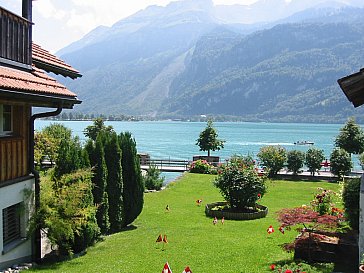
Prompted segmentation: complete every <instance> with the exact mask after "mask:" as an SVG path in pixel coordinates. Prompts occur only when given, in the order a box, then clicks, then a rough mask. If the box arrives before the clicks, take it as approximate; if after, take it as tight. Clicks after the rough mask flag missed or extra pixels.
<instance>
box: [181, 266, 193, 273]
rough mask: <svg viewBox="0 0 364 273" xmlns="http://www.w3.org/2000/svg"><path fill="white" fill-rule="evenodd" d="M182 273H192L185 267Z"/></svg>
mask: <svg viewBox="0 0 364 273" xmlns="http://www.w3.org/2000/svg"><path fill="white" fill-rule="evenodd" d="M182 273H192V271H191V269H190V268H189V267H188V266H187V267H186V268H185V270H183V272H182Z"/></svg>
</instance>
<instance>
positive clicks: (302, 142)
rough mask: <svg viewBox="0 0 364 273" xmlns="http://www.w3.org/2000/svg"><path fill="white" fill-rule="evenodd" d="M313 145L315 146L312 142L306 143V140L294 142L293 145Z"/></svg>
mask: <svg viewBox="0 0 364 273" xmlns="http://www.w3.org/2000/svg"><path fill="white" fill-rule="evenodd" d="M313 144H315V143H314V142H313V141H307V140H304V141H296V142H294V145H313Z"/></svg>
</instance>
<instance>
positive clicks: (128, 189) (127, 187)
mask: <svg viewBox="0 0 364 273" xmlns="http://www.w3.org/2000/svg"><path fill="white" fill-rule="evenodd" d="M119 141H120V147H121V153H122V157H121V158H122V160H121V162H122V169H123V182H124V195H123V197H124V211H125V225H129V224H130V223H132V222H133V221H134V220H135V219H136V218H137V217H138V215H139V214H140V213H141V211H142V209H143V204H144V183H143V179H142V174H141V170H140V161H139V157H138V154H137V149H136V143H135V140H134V138H132V136H131V134H130V133H129V132H125V133H121V134H120V137H119Z"/></svg>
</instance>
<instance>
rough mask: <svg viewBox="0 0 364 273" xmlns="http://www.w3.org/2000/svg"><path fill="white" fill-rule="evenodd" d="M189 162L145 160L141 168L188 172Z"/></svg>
mask: <svg viewBox="0 0 364 273" xmlns="http://www.w3.org/2000/svg"><path fill="white" fill-rule="evenodd" d="M190 164H191V161H188V160H179V159H145V160H143V161H141V166H149V165H151V166H156V167H157V168H158V169H160V170H170V171H173V169H174V168H175V170H185V171H187V170H189V168H190Z"/></svg>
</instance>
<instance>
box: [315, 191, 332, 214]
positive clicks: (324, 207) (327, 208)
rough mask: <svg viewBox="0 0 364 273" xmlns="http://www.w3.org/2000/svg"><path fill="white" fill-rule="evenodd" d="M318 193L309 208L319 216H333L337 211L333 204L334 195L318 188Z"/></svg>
mask: <svg viewBox="0 0 364 273" xmlns="http://www.w3.org/2000/svg"><path fill="white" fill-rule="evenodd" d="M317 190H318V193H317V194H316V195H315V198H314V199H313V200H312V201H311V206H312V208H313V210H314V211H316V212H318V213H319V214H320V215H324V214H330V215H331V214H333V213H334V212H335V211H337V210H336V209H337V208H335V204H334V198H335V197H336V193H335V192H333V191H331V190H325V189H323V188H318V189H317Z"/></svg>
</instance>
